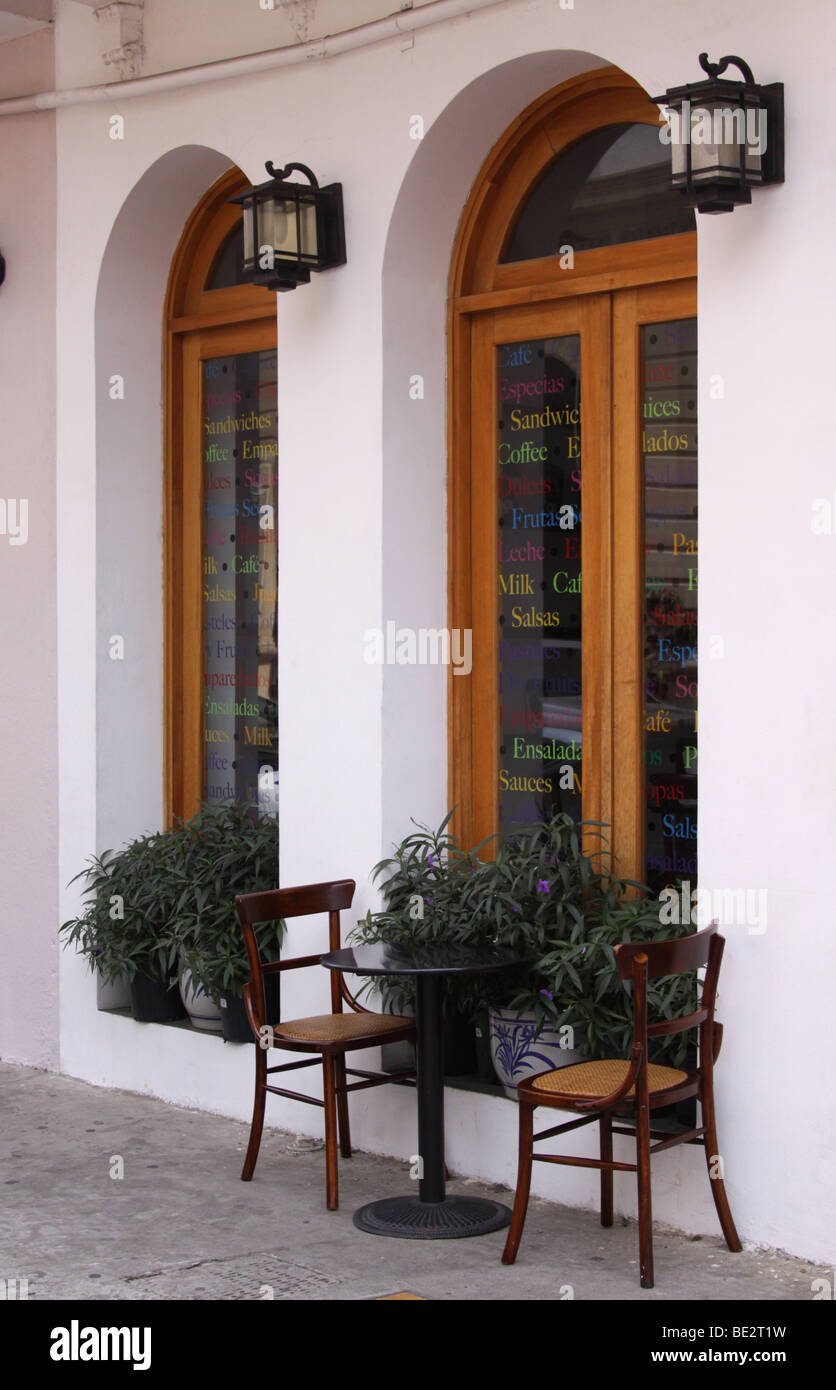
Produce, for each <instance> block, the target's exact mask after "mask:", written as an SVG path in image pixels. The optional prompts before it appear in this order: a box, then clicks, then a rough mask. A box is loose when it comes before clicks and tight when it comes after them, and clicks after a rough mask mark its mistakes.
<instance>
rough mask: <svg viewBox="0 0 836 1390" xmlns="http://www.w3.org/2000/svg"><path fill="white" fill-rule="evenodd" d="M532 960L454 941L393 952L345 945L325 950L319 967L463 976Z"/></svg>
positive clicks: (377, 946)
mask: <svg viewBox="0 0 836 1390" xmlns="http://www.w3.org/2000/svg"><path fill="white" fill-rule="evenodd" d="M532 959H533V957H532V956H530V955H521V954H520V952H519V951H518V950H514V949H509V948H508V947H504V946H484V947H474V946H461V945H458V944H457V943H455V942H441V941H439V942H433V944H432V945H431V946H429V945H428V946H420V947H410V948H409V950H408V951H407V949H406V948H398V949H395V948H394V947H391V946H385V945H383V944H382V943H377V944H375V945H371V946H349V947H345V948H344V949H343V950H341V951H329V952H328V954H327V955H324V956H323V957H322V964H323V965H324V966H326V967H327V968H328V969H329V970H344V971H346V972H347V973H348V974H351V975H464V974H467V973H471V974H476V973H478V972H482V971H485V970H508V969H509V967H511V966H514V965H526V964H528V963H529V962H530V961H531V960H532Z"/></svg>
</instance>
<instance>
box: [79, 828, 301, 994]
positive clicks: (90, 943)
mask: <svg viewBox="0 0 836 1390" xmlns="http://www.w3.org/2000/svg"><path fill="white" fill-rule="evenodd" d="M277 858H278V842H277V827H276V822H275V821H274V820H259V819H258V817H257V816H255V815H254V814H253V813H252V811H251V810H250V809H249V808H248V807H246V806H241V805H238V804H236V803H229V804H226V805H223V806H208V805H205V804H204V805H201V807H200V810H199V811H198V812H197V814H196V815H195V816H193V817H192V819H191V820H189V821H183V820H180V819H178V820H177V821H176V822H175V824H174V826H173V827H172V828H171V829H170V830H165V831H159V832H156V833H154V834H149V835H143V836H140V837H139V838H138V839H136V840H132V841H131V843H130V844H128V845H126V846H125V847H124V848H123V849H121V850H119V851H110V850H108V851H105V853H104V854H102V855H98V856H94V857H92V858H91V859H90V861H89V867H87V868H85V869H83V870H82V871H81V873H79V874H77V875H76V879H79V878H84V879H86V887H85V890H84V898H85V899H86V902H85V905H84V909H83V911H82V912H81V913H80V915H79V916H78V917H75V918H72V919H71V920H70V921H68V922H64V923H63V925H62V926H61V928H60V934H61V935H62V936H63V937H64V945H65V946H69V945H74V946H75V947H76V949H77V950H78V951H80V952H81V954H82V955H84V956H86V957H87V960H88V962H89V964H90V966H91V968H92V969H94V970H95V971H97V973H98V974H99V975H100V976H101V978H102V979H103V980H106V981H113V980H116V979H118V978H119V977H123V978H125V979H126V980H128V981H131V980H132V979H133V978H134V975H135V974H136V973H137V971H139V972H140V973H142V974H144V975H148V976H150V977H151V978H152V979H156V980H159V981H162V982H165V981H168V980H169V979H170V978H171V976H172V975H173V974H176V973H177V970H178V969H179V967H180V966H181V965H186V966H187V967H188V968H189V969H190V970H191V972H192V976H193V977H194V978H195V979H196V980H198V981H199V982H200V983H201V984H202V985H203V987H204V990H205V991H206V993H207V994H209V995H210V997H211V998H212V999H214V1000H215V1001H216V1002H217V1000H218V998H219V997H220V993H221V991H222V990H229V991H230V992H232V993H241V990H242V988H243V985H244V983H245V982H246V980H248V979H249V966H248V963H247V956H246V951H245V949H244V942H243V937H242V933H241V928H240V926H239V924H238V920H237V917H236V914H235V905H234V898H235V895H236V893H242V892H255V893H257V892H263V891H265V890H266V889H270V888H275V886H276V876H277V869H278V865H277ZM74 881H75V880H73V882H74ZM283 930H284V923H281V922H279V923H270V922H266V923H262V924H260V925H259V927H258V929H257V932H256V936H257V940H258V943H259V947H260V948H261V950H262V952H263V953H264V954H265V956H266V957H269V958H272V957H275V955H276V954H277V951H278V948H279V946H280V944H281V940H282V935H283Z"/></svg>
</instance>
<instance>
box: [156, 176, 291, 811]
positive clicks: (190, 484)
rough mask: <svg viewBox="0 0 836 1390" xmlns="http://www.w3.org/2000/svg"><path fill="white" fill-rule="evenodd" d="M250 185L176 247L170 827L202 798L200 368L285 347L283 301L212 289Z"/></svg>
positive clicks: (216, 193) (233, 189)
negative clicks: (279, 317) (279, 329)
mask: <svg viewBox="0 0 836 1390" xmlns="http://www.w3.org/2000/svg"><path fill="white" fill-rule="evenodd" d="M247 187H249V180H248V179H247V178H246V177H245V176H244V174H243V173H242V172H241V170H240V169H237V168H232V169H229V170H227V172H226V173H225V174H222V175H221V177H220V178H219V179H217V180H216V182H215V183H214V184H213V185H212V187H211V188H210V189H209V190H208V192H207V193H206V194H205V195H204V197H203V198H202V199H201V200H200V202H199V203H198V205H197V206H196V207H195V209H194V210H193V212H192V214H191V216H190V217H189V219H188V221H187V223H186V225H185V227H184V229H183V234H182V236H181V238H180V241H179V243H178V246H177V250H176V251H175V253H174V257H173V259H172V263H171V271H170V273H169V280H168V288H167V291H166V299H165V309H164V319H163V323H164V352H163V614H164V664H163V680H164V721H165V727H164V763H163V779H164V782H163V786H164V793H163V802H164V813H165V823H166V824H167V825H169V824H170V823H171V821H172V820H173V819H174V817H175V816H184V817H186V818H188V817H189V816H191V815H193V814H194V812H195V811H196V810H197V806H198V802H199V801H200V798H201V797H202V795H203V765H204V747H203V698H202V697H203V691H202V672H203V658H202V641H203V639H202V622H203V610H202V594H203V569H202V546H203V513H202V506H201V503H202V447H201V430H200V425H201V408H202V374H201V370H200V365H201V363H202V361H203V360H204V359H205V358H207V357H218V356H227V355H232V354H235V353H241V352H255V351H259V350H267V351H271V350H272V351H274V350H275V349H276V298H275V295H274V294H272V293H271V292H270V291H268V290H265V289H263V288H261V287H257V286H253V285H235V286H231V287H230V288H228V289H222V290H206V289H205V288H204V286H205V285H206V282H207V280H208V278H209V276H210V274H211V271H212V268H213V266H214V264H215V261H216V260H217V257H218V255H219V254H220V252H221V250H222V249H223V246H224V243H225V241H226V239H227V237H228V236H229V234H230V232H231V231H232V229H233V227H234V226H235V223H236V222H237V221H238V220H239V219H240V216H241V209H240V207H236V206H234V205H230V204H229V202H228V199H230V198H232V197H234V196H235V195H236V194H238V193H240V192H242V191H243V189H245V188H247Z"/></svg>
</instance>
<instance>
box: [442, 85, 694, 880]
mask: <svg viewBox="0 0 836 1390" xmlns="http://www.w3.org/2000/svg"><path fill="white" fill-rule="evenodd" d="M622 122H638V123H641V124H647V125H662V124H663V122H662V118H661V117H660V115H659V111H658V108H657V107H655V106H654V105H653V104H652V103H651V101H650V100H649V98H648V95H647V93H646V92H645V91H644V90H643V89H642V88H641V87H639V86H638V84H637V83H636V82H635V81H634V80H633V79H632V78H630V77H628V76H627V74H625V73H623V72H621V71H620V70H619V69H617V68H613V67H607V68H602V69H599V70H596V71H594V72H589V73H586V74H584V75H582V76H580V77H576V78H572V79H571V80H570V81H568V82H565V83H563V84H562V85H561V86H560V87H557V88H555V89H554V90H552V91H550V92H548V93H546V94H545V95H544V96H542V97H540V98H538V100H536V101H534V102H533V103H532V104H531V105H530V106H529V107H528V108H527V109H526V110H525V111H524V112H523V113H522V114H521V115H520V116H519V118H518V119H517V120H516V121H515V122H514V124H513V125H512V126H511V127H510V128H509V129H508V130H507V131H506V132H505V134H504V135H503V136H502V137H501V139H500V140H499V141H498V142H497V144H496V145H495V146H494V148H493V150H492V151H491V153H490V155H489V156H488V158H487V160H486V161H485V164H484V165H483V167H482V170H481V172H480V174H479V176H478V178H477V180H476V182H475V184H474V186H473V189H472V191H471V193H470V196H469V198H468V201H467V204H466V206H465V210H464V213H463V215H462V219H461V223H460V226H459V230H458V235H457V238H456V242H455V246H454V250H453V257H452V262H451V269H450V279H449V286H448V353H449V362H450V381H449V393H448V612H449V622H450V626H451V627H453V628H462V629H467V628H471V629H472V631H473V672H472V676H471V679H470V680H464V679H461V678H455V677H454V675H453V672H452V670H451V672H450V678H449V684H448V690H449V696H448V750H449V769H448V788H449V793H448V794H449V805H450V806H455V807H456V808H457V809H456V815H455V817H454V821H453V827H454V830H455V832H456V834H457V835H458V837H459V838H460V840H461V841H462V842H463V843H465V844H466V845H468V846H471V845H474V844H476V843H478V842H480V841H481V840H483V839H484V838H485V837H486V836H489V835H491V834H493V833H495V832H496V831H497V829H498V818H497V806H498V800H497V788H498V769H499V729H498V718H497V707H498V685H497V676H498V645H497V644H498V628H497V612H496V595H497V582H498V559H497V547H496V544H495V538H496V536H497V535H498V531H497V520H498V515H497V483H496V462H495V442H494V441H495V429H496V405H495V402H496V375H495V365H494V364H495V359H496V347H495V345H496V343H497V342H500V341H503V340H504V341H513V340H514V333H516V335H517V337H519V338H522V337H526V336H531V337H537V336H540V332H538V329H539V330H541V331H542V325H543V324H544V322H545V319H544V315H546V314H547V313H548V314H551V316H552V317H551V320H550V325H551V326H550V328H549V330H548V331H549V332H552V331H575V329H574V328H572V329H568V328H560V324H561V322H563V321H564V320H565V321H566V322H567V323H568V322H569V320H570V319H571V321H572V323H573V324H577V325H579V326H580V325H583V330H584V331H586V330H588V340H591V339H592V338H593V337H594V338H595V341H596V342H598V343H605V344H606V355H607V358H608V363H609V365H612V364H613V363H617V370H614V371H613V372H612V375H611V377H610V378H609V379H604V375H605V374H604V373H602V372H601V371H600V370H598V369H597V367H596V364H595V363H594V361H593V359H592V356H591V353H589V352H587V351H586V349H585V348H584V338H583V333H582V347H581V353H582V356H581V362H582V368H581V375H582V390H583V401H584V404H583V430H584V442H583V453H584V466H583V469H582V494H581V498H582V500H581V505H582V512H583V516H584V518H585V521H584V539H583V565H584V570H583V575H584V577H583V592H582V604H583V607H582V625H583V627H582V630H583V722H584V759H583V765H584V781H583V815H584V818H585V819H587V820H597V821H603V822H606V823H607V824H608V825H610V826H611V827H612V831H611V834H610V837H609V838H610V842H611V846H612V848H613V850H614V852H615V853H616V855H617V858H618V862H619V871H620V872H621V873H625V874H628V873H629V874H631V875H633V876H635V877H637V878H639V879H641V878H642V877H643V875H642V873H641V872H640V870H641V867H642V864H643V835H644V785H643V781H644V779H643V738H642V734H641V731H642V729H643V681H642V670H643V665H642V610H641V602H640V596H641V589H642V585H643V578H642V568H641V567H642V563H643V555H642V550H643V544H644V542H643V512H642V490H641V471H640V457H639V444H640V437H639V408H638V397H639V350H638V333H637V332H636V325H637V324H640V323H643V322H654V321H656V320H661V319H664V318H666V317H667V318H674V317H688V316H691V315H693V314H694V313H695V312H696V278H695V277H696V268H697V248H696V234H695V233H693V232H691V233H685V234H679V235H676V236H667V237H658V238H654V239H653V240H647V241H637V242H632V243H627V244H623V245H617V246H605V247H600V248H595V249H594V250H589V251H584V252H579V253H577V254H576V255H575V257H574V265H573V267H572V268H571V269H569V268H567V269H563V268H561V265H560V258H559V256H558V255H557V254H555V255H554V256H549V257H545V258H540V259H534V260H528V261H520V262H514V263H511V264H502V263H501V257H502V254H503V252H504V250H505V247H506V246H507V245H508V242H509V239H510V237H511V235H512V232H513V230H514V226H515V223H516V219H517V217H518V215H519V213H520V211H521V209H522V207H523V206H524V204H525V201H526V199H527V197H528V195H529V194H530V192H531V191H532V189H533V187H534V185H535V184H536V183H537V181H538V179H539V178H540V177H541V175H542V174H543V173H544V172H545V170H546V169H547V168H548V167H549V165H551V164H552V163H553V162H554V161H555V160H556V159H557V158H558V157H559V156H560V155H561V154H562V153H563V152H564V151H565V150H567V149H568V148H569V146H571V145H573V144H574V143H575V142H576V141H578V140H579V139H581V138H582V137H583V136H584V135H587V134H589V133H590V132H592V131H595V130H598V129H600V128H601V127H603V126H608V125H613V124H619V123H622ZM556 230H558V229H556ZM555 250H556V251H557V248H555ZM561 315H562V318H561ZM509 333H510V336H509ZM503 335H504V337H503ZM616 340H620V352H619V354H618V355H617V356H616V355H615V353H614V344H615V343H616ZM592 446H594V449H595V457H594V460H590V462H594V467H592V466H589V467H588V466H587V464H588V459H589V458H590V455H591V451H592ZM613 457H616V458H618V460H619V467H618V468H617V469H615V470H614V469H613V467H612V459H613ZM622 465H623V466H622ZM587 517H589V518H590V519H591V522H592V524H590V525H587V522H586V518H587Z"/></svg>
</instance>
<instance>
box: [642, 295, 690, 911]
mask: <svg viewBox="0 0 836 1390" xmlns="http://www.w3.org/2000/svg"><path fill="white" fill-rule="evenodd" d="M641 372H642V376H641V380H642V402H641V411H642V420H641V431H642V456H643V466H644V533H645V563H644V584H645V626H644V661H645V667H644V673H645V705H644V726H645V752H644V757H645V794H646V805H647V819H646V826H645V860H644V878H645V881H646V882H647V883H648V884H649V886H650V887H651V889H652V890H653V892H654V893H657V892H659V891H660V890H661V889H662V888H664V887H665V885H666V884H668V883H670V882H671V881H672V880H673V879H674V878H688V879H690V881H691V884H692V887H693V886H694V884H695V882H696V874H697V321H696V319H678V320H676V321H675V322H672V323H654V324H649V325H647V326H646V327H644V328H643V329H642V330H641Z"/></svg>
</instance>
